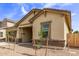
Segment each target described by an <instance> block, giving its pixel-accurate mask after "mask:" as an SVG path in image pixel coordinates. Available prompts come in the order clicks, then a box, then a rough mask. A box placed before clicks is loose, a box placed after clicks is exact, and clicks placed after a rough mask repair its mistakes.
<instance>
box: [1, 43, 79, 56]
mask: <svg viewBox="0 0 79 59" xmlns="http://www.w3.org/2000/svg"><path fill="white" fill-rule="evenodd" d="M45 51H46V49H45V48H41V49H38V50H37V51H36V55H37V56H45ZM36 55H35V49H33V48H32V46H30V45H29V46H28V45H27V44H13V43H9V44H6V45H0V56H36ZM47 56H79V49H78V48H65V49H63V47H55V46H49V48H48V51H47Z"/></svg>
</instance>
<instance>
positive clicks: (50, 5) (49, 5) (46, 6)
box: [43, 3, 57, 8]
mask: <svg viewBox="0 0 79 59" xmlns="http://www.w3.org/2000/svg"><path fill="white" fill-rule="evenodd" d="M55 5H57V3H47V4H45V5H44V6H43V8H50V7H52V6H55Z"/></svg>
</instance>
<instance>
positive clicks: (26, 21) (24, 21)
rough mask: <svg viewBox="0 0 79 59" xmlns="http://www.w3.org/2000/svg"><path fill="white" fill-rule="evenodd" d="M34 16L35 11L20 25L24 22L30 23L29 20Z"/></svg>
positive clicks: (22, 23)
mask: <svg viewBox="0 0 79 59" xmlns="http://www.w3.org/2000/svg"><path fill="white" fill-rule="evenodd" d="M35 14H37V12H36V13H35ZM33 16H34V13H32V14H31V15H30V16H29V17H28V18H26V19H25V20H24V21H22V22H21V23H20V24H19V26H20V25H24V24H28V23H29V21H28V20H29V19H31V18H32V17H33Z"/></svg>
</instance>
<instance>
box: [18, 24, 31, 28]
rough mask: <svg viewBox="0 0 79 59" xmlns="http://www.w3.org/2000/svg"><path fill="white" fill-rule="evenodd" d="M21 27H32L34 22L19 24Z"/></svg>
mask: <svg viewBox="0 0 79 59" xmlns="http://www.w3.org/2000/svg"><path fill="white" fill-rule="evenodd" d="M18 27H19V28H23V27H32V24H24V25H19V26H18Z"/></svg>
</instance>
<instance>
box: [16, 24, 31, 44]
mask: <svg viewBox="0 0 79 59" xmlns="http://www.w3.org/2000/svg"><path fill="white" fill-rule="evenodd" d="M17 37H18V42H20V43H32V26H31V25H30V24H29V25H26V26H19V29H18V30H17Z"/></svg>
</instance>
